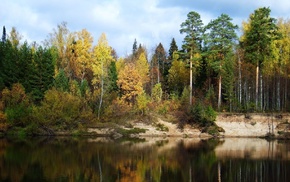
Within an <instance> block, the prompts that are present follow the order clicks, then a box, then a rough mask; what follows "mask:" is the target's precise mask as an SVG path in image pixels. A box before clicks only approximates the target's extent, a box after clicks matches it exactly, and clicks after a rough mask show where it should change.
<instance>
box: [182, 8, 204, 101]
mask: <svg viewBox="0 0 290 182" xmlns="http://www.w3.org/2000/svg"><path fill="white" fill-rule="evenodd" d="M180 27H181V28H180V33H185V34H186V36H185V38H184V44H183V49H184V50H185V52H184V53H185V56H186V58H187V59H188V60H189V70H190V77H189V80H190V84H189V88H190V93H191V94H190V98H189V103H190V105H191V104H192V87H193V69H195V73H196V70H197V68H198V67H199V66H200V52H201V43H202V35H203V23H202V20H201V19H200V15H199V14H198V13H197V12H194V11H191V12H189V13H188V14H187V19H186V20H185V21H184V22H183V23H182V24H181V25H180ZM193 65H194V67H193Z"/></svg>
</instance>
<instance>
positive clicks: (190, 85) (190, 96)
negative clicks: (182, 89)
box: [189, 51, 192, 105]
mask: <svg viewBox="0 0 290 182" xmlns="http://www.w3.org/2000/svg"><path fill="white" fill-rule="evenodd" d="M189 68H190V71H189V72H190V74H189V76H190V83H189V92H190V94H189V104H190V105H192V51H191V52H190V63H189Z"/></svg>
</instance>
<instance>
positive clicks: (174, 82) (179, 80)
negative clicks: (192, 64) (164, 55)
mask: <svg viewBox="0 0 290 182" xmlns="http://www.w3.org/2000/svg"><path fill="white" fill-rule="evenodd" d="M188 81H189V79H188V69H186V63H185V62H183V61H182V60H179V55H178V53H177V52H175V53H174V54H173V62H172V66H171V68H170V69H169V75H168V84H169V90H170V92H171V93H177V94H178V95H179V96H180V95H181V93H182V91H183V89H184V88H185V87H186V85H187V84H188Z"/></svg>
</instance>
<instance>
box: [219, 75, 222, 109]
mask: <svg viewBox="0 0 290 182" xmlns="http://www.w3.org/2000/svg"><path fill="white" fill-rule="evenodd" d="M221 101H222V76H221V75H220V76H219V93H218V110H220V107H221Z"/></svg>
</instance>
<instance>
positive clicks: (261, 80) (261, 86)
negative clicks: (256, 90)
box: [260, 73, 264, 111]
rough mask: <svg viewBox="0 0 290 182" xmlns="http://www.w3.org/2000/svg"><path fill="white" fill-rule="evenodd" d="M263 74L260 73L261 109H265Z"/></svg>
mask: <svg viewBox="0 0 290 182" xmlns="http://www.w3.org/2000/svg"><path fill="white" fill-rule="evenodd" d="M263 95H264V93H263V75H262V74H261V73H260V111H263Z"/></svg>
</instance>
